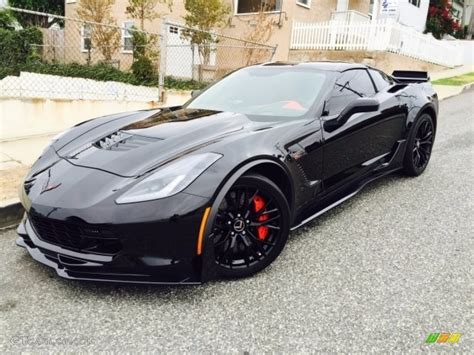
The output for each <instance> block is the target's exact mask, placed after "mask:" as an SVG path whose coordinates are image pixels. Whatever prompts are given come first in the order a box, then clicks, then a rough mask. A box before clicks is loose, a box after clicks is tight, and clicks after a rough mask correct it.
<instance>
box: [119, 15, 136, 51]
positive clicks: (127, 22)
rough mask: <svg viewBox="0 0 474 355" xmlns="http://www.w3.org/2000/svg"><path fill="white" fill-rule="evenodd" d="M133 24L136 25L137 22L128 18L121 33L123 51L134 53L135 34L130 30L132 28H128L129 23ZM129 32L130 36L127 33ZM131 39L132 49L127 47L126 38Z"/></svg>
mask: <svg viewBox="0 0 474 355" xmlns="http://www.w3.org/2000/svg"><path fill="white" fill-rule="evenodd" d="M129 24H132V26H131V27H133V26H135V22H134V21H133V20H127V21H124V22H123V23H122V35H121V39H120V40H121V43H122V53H125V54H133V34H132V33H131V32H130V28H131V27H130V28H127V25H129ZM127 33H129V36H126V34H127ZM126 39H131V40H132V49H125V40H126Z"/></svg>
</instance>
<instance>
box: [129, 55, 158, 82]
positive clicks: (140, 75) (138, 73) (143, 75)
mask: <svg viewBox="0 0 474 355" xmlns="http://www.w3.org/2000/svg"><path fill="white" fill-rule="evenodd" d="M132 72H133V75H134V76H135V79H137V80H139V81H141V82H145V83H146V82H148V81H150V80H153V78H156V71H155V67H154V66H153V62H152V61H151V60H150V59H149V58H147V57H138V59H136V60H135V61H134V62H133V64H132Z"/></svg>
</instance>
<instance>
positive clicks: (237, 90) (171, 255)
mask: <svg viewBox="0 0 474 355" xmlns="http://www.w3.org/2000/svg"><path fill="white" fill-rule="evenodd" d="M437 113H438V100H437V95H436V93H435V92H434V91H433V89H432V87H431V85H430V83H429V78H428V75H427V73H425V72H413V71H398V72H394V74H393V75H392V76H389V75H386V74H384V73H383V72H381V71H379V70H376V69H373V68H370V67H367V66H364V65H358V64H347V63H336V62H315V63H301V64H291V63H269V64H262V65H257V66H252V67H248V68H244V69H241V70H238V71H235V72H233V73H231V74H230V75H228V76H227V77H225V78H224V79H222V80H221V81H219V82H217V83H216V84H214V85H212V86H210V87H209V88H207V89H206V90H205V91H203V92H201V93H197V94H195V95H193V98H192V99H191V100H190V101H189V102H187V103H186V104H184V105H183V106H180V107H170V108H163V109H155V110H147V111H138V112H132V113H126V114H117V115H112V116H106V117H101V118H97V119H94V120H90V121H87V122H84V123H81V124H79V125H77V126H75V127H73V128H72V129H70V130H68V131H66V132H64V133H63V134H61V135H60V136H58V137H56V138H55V139H54V140H53V141H52V143H51V144H50V145H49V146H48V147H47V148H46V149H45V151H44V152H43V154H42V156H41V157H40V158H39V159H38V161H37V162H36V163H35V164H34V166H33V167H32V169H31V171H30V173H29V174H28V175H27V177H26V179H25V181H24V184H23V188H22V191H21V200H22V203H23V205H24V207H25V209H26V214H25V218H24V220H23V221H22V222H21V224H20V226H19V227H18V234H19V236H20V237H19V238H18V240H17V244H18V245H19V246H22V247H25V248H26V249H27V250H28V252H29V253H30V254H31V256H32V257H33V258H34V259H36V260H37V261H39V262H41V263H43V264H46V265H48V266H51V267H53V268H54V269H55V270H56V271H57V273H58V274H59V275H60V276H62V277H65V278H69V279H81V280H101V281H120V282H146V283H199V282H204V281H206V280H209V279H212V278H215V277H218V276H224V277H242V276H248V275H251V274H253V273H255V272H257V271H259V270H262V269H263V268H265V267H266V266H267V265H269V264H270V263H271V262H273V261H274V260H275V258H277V256H278V255H279V254H280V252H281V251H282V249H283V247H284V246H285V243H286V241H287V238H288V234H289V232H290V230H294V229H296V228H298V227H300V226H302V225H304V224H305V223H308V222H309V221H311V220H312V219H314V218H316V217H317V216H319V215H321V214H322V213H324V212H325V211H327V210H329V209H330V208H332V207H334V206H336V205H338V204H340V203H341V202H343V201H344V200H346V199H348V198H349V197H351V196H353V195H354V194H355V193H357V192H358V191H359V190H360V189H361V188H362V187H363V186H364V185H365V184H367V183H368V182H370V181H372V180H374V179H376V178H379V177H381V176H384V175H386V174H389V173H391V172H394V171H396V170H402V171H403V172H404V173H405V174H407V175H411V176H416V175H419V174H421V173H422V172H423V171H424V170H425V168H426V166H427V164H428V161H429V159H430V154H431V148H432V146H433V141H434V138H435V130H436V120H437Z"/></svg>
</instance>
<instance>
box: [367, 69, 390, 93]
mask: <svg viewBox="0 0 474 355" xmlns="http://www.w3.org/2000/svg"><path fill="white" fill-rule="evenodd" d="M372 70H373V71H376V72H378V73H380V76H381V77H382V80H384V81H385V82H386V83H387V86H385V87H383V88H381V89H379V88H378V87H377V84H376V83H375V79H374V78H373V77H372V74H371V71H372ZM367 72H368V73H369V76H370V79H371V80H372V83H373V84H374V87H375V92H376V93H378V92H380V91H381V90H384V89H385V88H388V87H390V86H392V85H393V84H394V81H393V79H392V78H391V77H390V75H388V74H386V73H384V72H383V71H381V70H379V69H375V68H372V67H368V68H367ZM385 77H386V78H387V79H389V80H390V81H387V80H386V79H385Z"/></svg>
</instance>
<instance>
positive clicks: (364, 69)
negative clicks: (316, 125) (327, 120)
mask: <svg viewBox="0 0 474 355" xmlns="http://www.w3.org/2000/svg"><path fill="white" fill-rule="evenodd" d="M355 70H359V71H365V74H366V75H367V77H368V79H369V81H370V83H371V84H372V89H373V90H374V93H373V96H375V95H377V93H378V90H377V86H376V85H375V83H374V80H373V79H372V77H371V76H370V73H369V71H368V69H367V68H351V69H347V70H344V71H342V72H340V73H339V74H338V75H336V78H335V80H334V85H333V87H332V89H331V92H330V94H329V96H328V97H327V99H326V104H325V110H326V109H330V106H329V105H330V103H331V99H332V98H333V97H334V95H333V94H334V91H337V86H336V85H337V83H338V80H339V78H340V77H341V76H343V75H344V74H346V73H348V72H352V71H355ZM347 90H349V89H347ZM349 91H353V90H349ZM354 95H355V96H357V94H356V93H355V90H354ZM364 95H365V93H364ZM373 96H359V97H373ZM347 105H348V103H347V104H346V106H347ZM328 106H329V107H328ZM346 106H345V107H346ZM343 110H344V108H342V109H341V111H340V112H338V113H337V114H333V113H331V112H330V111H328V113H329V115H330V116H335V115H339V114H340V113H341V112H342V111H343Z"/></svg>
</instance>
